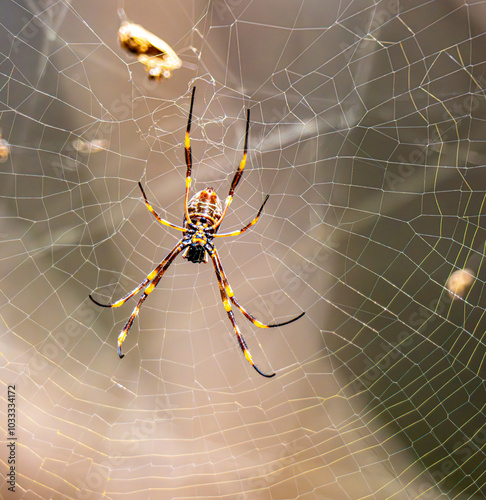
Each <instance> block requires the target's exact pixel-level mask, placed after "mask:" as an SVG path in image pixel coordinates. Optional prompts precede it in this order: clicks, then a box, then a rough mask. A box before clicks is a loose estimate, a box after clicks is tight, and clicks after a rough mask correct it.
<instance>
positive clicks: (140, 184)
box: [138, 182, 187, 232]
mask: <svg viewBox="0 0 486 500" xmlns="http://www.w3.org/2000/svg"><path fill="white" fill-rule="evenodd" d="M138 186H139V187H140V191H142V195H143V199H144V201H145V205H146V206H147V208H148V209H149V212H151V213H152V214H153V216H154V217H155V218H156V219H157V220H158V221H159V222H160V223H161V224H163V225H164V226H169V227H172V228H174V229H178V230H179V231H184V232H185V231H187V230H186V229H185V228H183V227H179V226H176V225H175V224H172V223H170V222H168V221H166V220H165V219H162V217H160V216H159V214H158V213H157V212H156V211H155V210H154V209H153V208H152V205H151V204H150V203H149V202H148V200H147V195H146V194H145V191H144V190H143V187H142V183H141V182H139V183H138Z"/></svg>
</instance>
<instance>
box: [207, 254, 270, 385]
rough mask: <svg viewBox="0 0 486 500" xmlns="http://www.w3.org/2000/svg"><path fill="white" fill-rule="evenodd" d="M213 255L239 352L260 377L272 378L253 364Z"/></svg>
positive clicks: (221, 291)
mask: <svg viewBox="0 0 486 500" xmlns="http://www.w3.org/2000/svg"><path fill="white" fill-rule="evenodd" d="M215 254H216V249H213V250H212V251H211V252H210V255H211V260H212V261H213V265H214V270H215V272H216V278H217V279H218V284H219V291H220V293H221V299H222V301H223V304H224V308H225V309H226V313H227V314H228V318H229V319H230V321H231V324H232V325H233V329H234V331H235V333H236V337H237V338H238V342H239V344H240V347H241V350H242V351H243V354H244V355H245V358H246V359H247V360H248V362H249V363H250V364H251V366H253V368H254V369H255V370H256V371H257V372H258V373H259V374H260V375H262V376H263V377H267V378H270V377H273V376H274V375H275V373H271V374H267V373H263V372H262V371H261V370H260V369H259V368H258V366H256V365H255V363H254V362H253V358H252V357H251V354H250V351H249V349H248V345H247V343H246V341H245V339H244V338H243V335H242V334H241V332H240V329H239V327H238V324H237V323H236V318H235V315H234V313H233V311H232V310H231V304H230V303H229V301H228V294H227V291H226V289H225V286H224V284H223V278H222V276H221V272H220V270H219V265H218V261H217V260H216V258H215Z"/></svg>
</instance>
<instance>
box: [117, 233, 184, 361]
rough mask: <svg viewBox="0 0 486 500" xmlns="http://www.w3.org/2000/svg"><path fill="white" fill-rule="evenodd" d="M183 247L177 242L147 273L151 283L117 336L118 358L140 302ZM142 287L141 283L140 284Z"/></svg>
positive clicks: (148, 293) (140, 305) (155, 284)
mask: <svg viewBox="0 0 486 500" xmlns="http://www.w3.org/2000/svg"><path fill="white" fill-rule="evenodd" d="M184 247H185V245H183V244H182V243H181V242H179V243H178V244H177V245H176V246H175V247H174V248H173V249H172V250H171V251H170V252H169V253H168V255H167V257H166V258H165V259H164V260H163V261H162V262H161V263H160V264H159V265H158V266H157V267H156V268H155V269H154V270H153V271H152V272H151V273H150V274H149V277H151V280H149V279H148V278H149V277H147V280H146V281H151V283H150V284H149V285H148V286H147V288H145V290H144V292H143V294H142V296H141V297H140V299H139V301H138V304H137V305H136V306H135V309H134V310H133V312H132V314H131V315H130V317H129V318H128V320H127V322H126V323H125V326H124V327H123V330H122V331H121V332H120V335H119V336H118V356H120V358H123V356H124V354H122V344H123V342H124V341H125V339H126V337H127V335H128V331H129V330H130V328H131V326H132V324H133V321H134V320H135V318H136V317H137V316H138V311H139V310H140V308H141V307H142V304H143V303H144V301H145V299H146V298H147V297H148V296H149V295H150V293H152V291H153V289H154V288H155V287H156V286H157V285H158V283H159V281H160V280H161V278H162V276H163V275H164V273H165V271H167V269H168V268H169V266H170V265H171V264H172V262H173V260H174V259H175V258H176V257H177V255H178V254H179V252H180V251H181V250H182V249H183V248H184ZM140 288H142V285H141V286H140Z"/></svg>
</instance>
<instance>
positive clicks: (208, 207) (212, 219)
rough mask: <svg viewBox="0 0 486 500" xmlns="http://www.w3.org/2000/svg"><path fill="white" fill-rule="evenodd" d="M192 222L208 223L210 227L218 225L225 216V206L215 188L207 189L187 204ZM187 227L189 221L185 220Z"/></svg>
mask: <svg viewBox="0 0 486 500" xmlns="http://www.w3.org/2000/svg"><path fill="white" fill-rule="evenodd" d="M187 211H188V212H189V215H190V217H191V222H193V223H197V222H202V223H205V222H208V223H209V226H213V225H214V224H216V223H217V222H218V221H219V219H221V216H222V215H223V206H222V204H221V200H220V199H219V196H218V195H217V194H216V192H215V191H214V189H213V188H206V189H203V190H202V191H199V192H198V193H196V194H195V195H194V196H193V197H192V198H191V199H190V201H189V203H188V204H187ZM184 225H185V226H187V220H185V219H184Z"/></svg>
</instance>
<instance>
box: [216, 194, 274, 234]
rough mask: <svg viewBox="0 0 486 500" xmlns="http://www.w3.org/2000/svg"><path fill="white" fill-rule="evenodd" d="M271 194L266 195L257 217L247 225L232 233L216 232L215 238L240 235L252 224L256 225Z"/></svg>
mask: <svg viewBox="0 0 486 500" xmlns="http://www.w3.org/2000/svg"><path fill="white" fill-rule="evenodd" d="M269 196H270V195H268V194H267V196H266V197H265V200H264V201H263V203H262V206H261V207H260V209H259V210H258V213H257V215H256V217H255V218H254V219H253V220H252V221H250V222H249V223H248V224H247V225H246V226H245V227H243V228H241V229H240V230H238V231H233V232H232V233H221V234H214V235H213V236H214V238H224V237H225V236H238V235H239V234H241V233H244V232H245V231H246V230H247V229H249V228H250V227H251V226H253V225H255V224H256V223H257V222H258V219H259V218H260V214H261V213H262V210H263V207H264V206H265V203H266V202H267V200H268V198H269Z"/></svg>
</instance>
